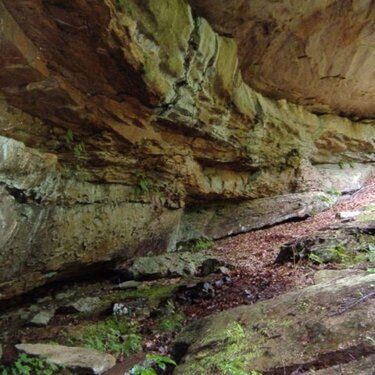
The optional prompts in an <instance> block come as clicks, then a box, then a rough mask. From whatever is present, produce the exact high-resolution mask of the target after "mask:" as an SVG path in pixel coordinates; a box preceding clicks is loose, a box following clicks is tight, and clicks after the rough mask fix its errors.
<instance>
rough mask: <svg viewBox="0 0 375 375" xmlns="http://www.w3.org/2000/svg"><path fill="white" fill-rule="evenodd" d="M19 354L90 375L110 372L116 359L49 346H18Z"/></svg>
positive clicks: (59, 346)
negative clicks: (42, 359)
mask: <svg viewBox="0 0 375 375" xmlns="http://www.w3.org/2000/svg"><path fill="white" fill-rule="evenodd" d="M16 348H17V350H18V351H20V352H24V353H26V354H30V355H33V356H40V357H42V358H45V359H46V360H47V362H50V363H54V364H57V365H62V366H65V367H67V368H69V369H73V370H77V371H85V373H87V372H88V373H90V374H103V373H104V372H106V371H108V370H110V369H111V368H112V367H113V366H114V365H115V364H116V359H115V358H114V357H113V356H111V355H110V354H105V353H101V352H98V351H97V350H93V349H86V348H78V347H69V346H62V345H50V344H18V345H16Z"/></svg>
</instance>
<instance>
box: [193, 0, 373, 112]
mask: <svg viewBox="0 0 375 375" xmlns="http://www.w3.org/2000/svg"><path fill="white" fill-rule="evenodd" d="M191 4H192V5H193V6H194V9H196V11H197V12H198V13H199V14H201V15H203V16H204V17H205V18H206V19H207V20H208V21H209V22H210V24H211V25H212V26H213V27H214V29H215V30H217V31H219V32H220V33H224V34H226V35H231V36H233V37H234V39H235V40H236V41H237V43H238V45H240V46H241V48H240V50H239V60H240V67H241V70H242V73H243V76H244V78H245V81H246V82H247V83H249V84H250V85H251V86H252V87H253V88H255V89H258V90H260V91H261V92H262V93H265V94H269V95H272V96H273V97H275V96H277V97H279V98H286V99H289V100H291V101H293V102H296V103H299V104H303V105H305V106H307V107H309V108H311V109H313V110H314V111H318V112H320V113H326V112H331V113H343V114H347V115H348V114H349V115H351V116H358V117H374V115H375V105H374V99H375V89H374V84H373V82H374V80H375V50H374V42H375V6H374V2H373V1H371V0H365V1H350V0H348V1H347V0H328V1H304V2H301V1H299V0H290V1H283V0H282V1H266V2H265V1H262V0H254V1H248V0H239V1H229V2H228V1H224V0H191ZM275 61H277V64H275V63H274V62H275Z"/></svg>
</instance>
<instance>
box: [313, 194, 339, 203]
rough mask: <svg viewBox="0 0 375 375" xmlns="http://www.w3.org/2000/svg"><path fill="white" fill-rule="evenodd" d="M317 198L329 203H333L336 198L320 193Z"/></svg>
mask: <svg viewBox="0 0 375 375" xmlns="http://www.w3.org/2000/svg"><path fill="white" fill-rule="evenodd" d="M317 199H319V200H320V201H321V202H325V203H328V204H329V205H333V204H334V203H335V202H336V200H335V199H334V198H333V197H332V196H328V195H324V194H320V195H318V196H317Z"/></svg>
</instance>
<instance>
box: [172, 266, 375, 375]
mask: <svg viewBox="0 0 375 375" xmlns="http://www.w3.org/2000/svg"><path fill="white" fill-rule="evenodd" d="M374 285H375V275H374V274H366V273H365V274H362V273H361V274H358V275H353V274H349V276H344V277H341V278H338V279H337V278H335V279H331V280H329V281H327V282H323V283H319V284H317V285H314V286H310V287H307V288H305V289H302V290H297V291H293V292H289V293H287V294H285V295H282V296H279V297H276V298H274V299H271V300H268V301H263V302H259V303H257V304H255V305H251V306H240V307H237V308H234V309H231V310H227V311H224V312H220V313H217V314H214V315H212V316H209V317H207V318H204V319H201V320H199V321H197V322H194V323H192V324H191V325H190V326H188V327H187V328H186V329H185V330H184V331H183V332H182V333H181V334H180V335H179V337H178V338H177V341H176V344H175V348H176V354H177V356H180V357H182V358H181V361H180V364H179V366H178V367H177V368H176V370H175V372H174V374H176V375H177V374H181V375H182V374H183V375H190V374H191V375H193V374H194V375H195V374H216V373H217V371H218V370H219V369H223V368H229V366H233V367H235V366H236V367H238V368H242V369H243V370H244V371H246V372H247V373H251V371H253V370H254V371H255V370H256V371H259V372H261V373H266V374H271V373H272V374H279V373H280V374H283V373H287V374H291V373H294V372H293V371H302V370H303V371H304V372H307V373H310V372H311V373H313V370H318V369H321V368H325V367H330V366H331V367H332V366H333V369H332V371H334V368H335V367H334V366H336V365H340V364H343V365H345V366H347V367H348V368H355V364H356V363H357V362H356V361H357V360H358V361H359V360H361V361H364V362H363V363H364V366H365V365H366V364H367V367H369V365H368V364H369V363H371V360H370V358H371V357H369V359H368V360H362V357H367V356H368V355H370V354H373V353H374V352H375V340H374V334H375V322H374V319H373V314H372V313H371V312H372V311H374V309H375V291H374ZM352 361H353V363H350V362H352ZM349 363H350V364H349ZM346 364H347V365H346ZM372 365H373V363H372ZM225 366H227V367H225ZM370 367H371V366H370ZM372 370H373V367H372ZM326 371H328V370H326ZM332 371H331V372H329V371H328V372H322V373H324V374H326V373H327V374H331V373H334V372H332ZM296 373H298V372H296ZM364 373H365V374H367V373H368V372H364ZM345 374H350V372H345ZM358 374H359V373H358ZM361 374H362V373H361Z"/></svg>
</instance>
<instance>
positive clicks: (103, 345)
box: [72, 317, 142, 356]
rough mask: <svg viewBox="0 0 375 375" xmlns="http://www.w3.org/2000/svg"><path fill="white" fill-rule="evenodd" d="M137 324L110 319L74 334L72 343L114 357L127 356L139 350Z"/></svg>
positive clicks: (139, 338)
mask: <svg viewBox="0 0 375 375" xmlns="http://www.w3.org/2000/svg"><path fill="white" fill-rule="evenodd" d="M138 332H139V327H138V324H137V323H136V322H134V321H130V320H128V319H127V318H125V317H112V318H110V319H107V320H106V321H104V322H99V323H97V324H93V325H90V326H87V327H84V328H83V329H81V330H79V332H77V333H76V336H75V337H73V338H72V339H73V343H74V342H76V343H77V344H79V345H82V346H85V347H87V348H91V349H96V350H98V351H101V352H110V353H112V354H114V355H116V356H119V355H129V354H131V353H135V352H137V351H138V350H140V348H141V341H142V337H141V336H140V335H139V333H138Z"/></svg>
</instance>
